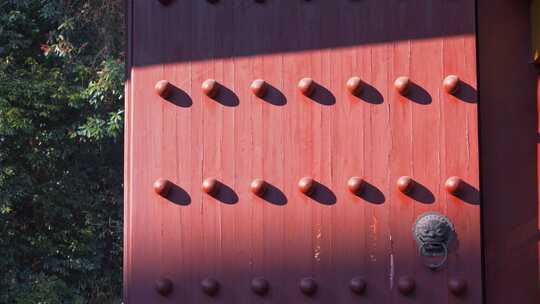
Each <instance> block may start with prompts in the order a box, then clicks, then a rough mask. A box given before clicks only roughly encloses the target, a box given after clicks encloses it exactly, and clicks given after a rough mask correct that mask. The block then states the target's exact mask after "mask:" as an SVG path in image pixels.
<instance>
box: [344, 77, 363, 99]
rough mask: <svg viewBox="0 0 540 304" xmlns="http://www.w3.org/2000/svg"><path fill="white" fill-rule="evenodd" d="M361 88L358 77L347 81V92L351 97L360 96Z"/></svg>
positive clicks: (360, 81) (360, 80)
mask: <svg viewBox="0 0 540 304" xmlns="http://www.w3.org/2000/svg"><path fill="white" fill-rule="evenodd" d="M362 88H363V86H362V79H360V77H357V76H354V77H351V78H350V79H349V80H348V81H347V91H349V93H351V95H355V96H358V95H360V93H361V92H362Z"/></svg>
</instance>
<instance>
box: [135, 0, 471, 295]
mask: <svg viewBox="0 0 540 304" xmlns="http://www.w3.org/2000/svg"><path fill="white" fill-rule="evenodd" d="M134 5H135V6H134V7H133V10H132V16H131V18H132V20H133V23H134V25H133V26H132V27H133V29H132V35H133V37H132V42H133V44H134V47H133V49H132V50H131V52H132V56H133V60H134V67H133V69H132V74H131V78H130V82H129V84H128V87H127V92H128V99H127V107H126V109H127V113H126V119H127V122H126V126H127V130H126V141H127V142H126V145H127V149H126V167H127V168H126V171H125V175H126V178H125V179H126V185H127V189H126V202H127V204H126V209H125V214H126V234H125V235H126V254H125V259H126V261H125V268H126V272H125V278H126V291H125V299H126V301H127V302H128V303H166V302H169V301H182V302H185V303H330V302H335V303H356V302H358V301H362V302H365V303H412V302H422V303H424V302H425V303H432V302H443V303H478V302H479V301H480V300H481V278H480V247H479V241H480V224H479V208H480V207H479V205H478V204H471V203H469V202H466V201H463V200H461V199H460V198H457V197H454V196H451V195H449V194H447V193H446V192H445V190H444V187H443V186H444V182H445V180H446V178H447V177H449V176H451V175H457V176H460V177H462V178H463V179H464V180H465V181H466V182H467V183H469V184H470V185H471V186H472V187H473V188H476V190H478V186H479V185H478V170H479V169H478V137H477V132H478V131H477V127H476V125H477V117H476V115H477V114H476V106H477V104H476V103H475V102H470V101H468V102H467V101H464V100H462V99H463V98H464V97H463V96H459V95H458V96H449V95H447V94H446V93H444V92H443V91H442V89H441V83H442V80H443V78H444V76H446V75H447V74H458V76H460V77H461V78H462V79H463V81H464V82H465V83H466V84H468V85H469V86H470V88H472V90H473V91H474V89H475V87H476V77H475V73H476V62H475V50H476V45H475V41H474V33H471V34H469V35H464V36H449V37H433V36H431V35H430V33H431V32H432V31H434V32H441V31H444V30H443V29H442V28H443V27H444V26H448V27H449V28H448V29H447V31H448V33H453V32H455V31H456V30H457V31H465V32H466V31H468V29H467V28H468V27H471V26H473V25H474V16H473V15H474V14H473V13H474V7H473V3H472V2H471V1H469V0H459V1H454V2H451V3H444V4H443V3H428V4H426V3H425V2H423V1H409V2H399V3H394V2H390V1H383V2H372V1H362V2H352V1H340V2H336V3H330V2H324V3H322V2H317V1H311V2H304V1H271V2H270V1H268V2H266V3H263V4H260V3H256V2H251V1H249V3H248V2H246V1H242V0H235V1H228V2H219V3H216V4H210V3H208V2H207V1H200V2H197V3H195V2H183V1H174V2H173V3H171V4H170V5H169V6H166V7H165V6H162V5H160V4H159V3H157V1H155V2H154V1H148V2H144V3H143V2H136V3H135V4H134ZM461 19H463V20H464V21H463V22H458V23H459V25H448V24H450V23H452V22H451V21H453V20H461ZM443 23H444V24H446V25H444V24H443ZM453 27H464V28H458V29H456V28H453ZM473 27H474V26H473ZM411 31H418V33H417V36H418V37H419V39H398V40H395V37H411V33H410V32H411ZM473 31H474V29H473ZM156 33H159V34H156ZM164 33H167V34H164ZM449 35H451V34H449ZM421 37H423V38H421ZM336 41H349V42H350V44H349V45H337V44H335V42H336ZM373 41H378V43H371V42H373ZM276 45H282V46H283V49H284V50H298V51H294V52H289V51H283V52H271V53H265V50H268V49H272V48H275V46H276ZM322 45H323V46H325V47H320V46H322ZM239 54H242V55H241V56H240V55H239ZM157 55H159V56H160V57H162V58H165V60H164V61H165V62H163V63H161V64H155V65H148V66H138V65H137V62H148V60H147V59H148V58H150V57H153V56H157ZM179 57H180V58H184V59H182V60H178V58H179ZM192 58H195V59H193V60H192ZM201 58H202V59H201ZM175 61H176V62H175ZM352 76H359V77H361V78H362V79H363V81H364V83H365V88H364V92H363V93H362V94H360V96H351V95H350V94H349V93H348V92H347V91H346V90H345V83H346V81H347V80H348V79H349V78H350V77H352ZM398 76H409V77H410V78H411V80H412V81H413V82H415V84H416V85H417V86H418V87H414V88H413V92H412V94H411V95H409V96H400V95H399V94H397V93H396V92H395V90H394V88H393V81H394V79H395V78H396V77H398ZM303 77H312V78H313V79H314V80H315V81H316V82H317V83H318V85H319V87H318V88H317V92H316V93H315V95H314V96H313V97H305V96H303V95H302V94H301V93H300V92H299V91H298V90H297V87H296V85H297V83H298V81H299V80H300V79H301V78H303ZM207 78H215V79H216V80H217V81H218V82H219V83H220V84H221V85H222V90H225V91H224V92H225V93H223V92H222V93H223V94H221V95H219V96H217V97H216V98H209V97H207V96H205V95H203V94H202V92H201V89H200V86H201V84H202V82H203V81H204V80H206V79H207ZM256 78H262V79H264V80H266V81H267V82H268V83H269V84H270V85H271V86H272V88H271V90H270V92H269V93H270V95H269V96H266V97H265V98H258V97H255V96H254V95H253V94H252V93H251V91H250V89H249V85H250V84H251V82H252V81H253V80H254V79H256ZM160 79H167V80H169V81H171V82H172V83H173V84H174V85H175V86H176V87H177V88H178V90H179V93H178V94H181V95H182V96H183V98H184V99H183V100H184V101H186V102H188V104H176V103H175V101H167V100H162V99H161V98H159V97H158V96H157V95H155V94H154V91H153V86H154V84H155V82H156V81H158V80H160ZM470 88H469V89H470ZM471 92H472V91H471ZM189 100H190V101H189ZM403 175H410V176H412V177H413V178H414V179H415V180H417V181H418V182H419V183H420V184H421V185H422V186H423V187H425V189H426V190H427V191H429V192H430V193H431V194H432V197H431V198H430V197H429V195H428V196H427V197H426V196H425V193H424V194H423V195H422V196H421V197H418V193H416V194H412V195H409V196H408V195H404V194H402V193H400V192H399V191H398V190H397V189H396V187H395V184H396V180H397V178H399V177H400V176H403ZM303 176H312V177H313V178H315V179H316V180H317V181H318V182H319V183H320V184H321V185H323V186H324V187H325V188H327V189H326V190H324V191H323V190H320V189H323V188H320V189H319V190H320V191H323V192H325V193H324V197H321V193H323V192H318V193H316V194H315V195H313V196H312V197H308V196H306V195H304V194H302V193H300V192H299V191H298V187H297V183H298V180H299V179H300V178H301V177H303ZM352 176H360V177H363V178H364V179H365V180H366V182H367V183H368V190H367V192H366V193H363V194H362V195H359V196H357V195H353V194H352V193H350V192H349V191H348V190H347V180H348V179H349V178H350V177H352ZM158 177H165V178H168V179H170V180H171V181H173V182H174V184H175V185H177V186H178V187H180V188H181V189H183V190H185V191H186V193H187V194H189V196H190V198H191V200H190V203H189V204H185V205H182V204H175V203H174V201H173V200H172V199H171V198H161V197H158V196H156V195H155V194H154V193H153V191H152V189H151V184H152V182H153V181H154V180H155V179H156V178H158ZM207 177H215V178H218V179H219V180H220V181H221V182H222V183H223V184H224V185H225V186H227V187H228V188H230V189H231V191H234V194H235V195H237V197H238V201H234V202H231V201H230V199H231V197H228V198H223V197H222V196H221V195H217V196H216V197H212V196H210V195H207V194H205V193H203V192H202V191H201V183H202V181H203V180H204V179H205V178H207ZM254 178H263V179H265V180H266V181H267V182H269V183H270V184H271V185H272V186H273V187H275V188H273V187H272V189H273V190H272V191H277V192H274V193H273V194H271V195H270V197H257V196H255V195H254V194H252V193H251V192H250V191H249V183H250V182H251V180H252V179H254ZM277 196H280V201H279V202H276V201H275V199H276V197H277ZM332 196H335V198H332ZM273 200H274V201H273ZM226 201H228V202H226ZM426 211H438V212H441V213H444V214H447V215H448V216H449V217H450V219H451V220H452V221H453V222H454V223H455V225H456V229H457V231H458V234H459V235H458V237H459V247H458V248H457V249H456V251H453V252H452V253H451V255H450V259H449V263H448V266H447V268H444V269H442V270H441V271H438V272H433V271H430V270H428V269H427V268H426V267H425V266H424V265H423V264H422V259H421V258H419V257H418V256H417V248H416V245H415V243H414V241H413V239H412V235H411V228H412V225H413V223H414V220H415V219H416V217H417V216H419V215H420V214H422V213H424V212H426ZM401 275H410V276H413V277H414V278H415V279H416V283H417V289H416V292H415V293H414V294H413V295H410V296H404V295H402V294H400V293H399V291H398V290H397V286H396V283H397V279H398V278H399V276H401ZM160 276H167V277H169V278H170V279H172V280H173V281H174V284H175V289H174V292H173V293H172V294H171V295H169V297H167V298H165V297H162V296H159V295H158V294H157V293H156V292H155V291H154V290H153V282H154V280H156V279H158V278H159V277H160ZM258 276H263V277H265V278H266V279H268V280H269V282H270V284H271V291H270V294H268V295H267V296H265V297H261V296H258V295H255V294H254V293H252V292H251V290H250V282H251V279H252V278H254V277H258ZM355 276H363V277H365V278H366V280H367V282H368V292H367V293H366V294H365V295H355V294H353V293H352V292H351V291H350V290H349V286H348V284H349V281H350V279H351V278H353V277H355ZM451 276H462V277H465V278H466V279H467V280H468V282H469V284H470V290H469V292H468V293H467V295H466V296H465V297H461V298H456V297H455V296H453V295H451V294H450V293H449V292H448V289H447V285H446V284H447V279H448V278H449V277H451ZM206 277H213V278H215V279H217V280H218V281H219V282H220V283H221V291H220V293H219V294H218V295H217V296H216V297H213V298H211V297H209V296H207V295H204V294H203V293H202V292H201V290H200V281H201V280H202V279H204V278H206ZM303 277H313V278H314V279H315V280H316V281H317V283H318V284H319V290H318V292H317V293H316V294H315V295H314V296H312V297H307V296H305V295H303V294H302V293H301V292H300V290H299V288H298V283H299V280H300V279H301V278H303Z"/></svg>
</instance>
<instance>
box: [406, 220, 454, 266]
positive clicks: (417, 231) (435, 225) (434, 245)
mask: <svg viewBox="0 0 540 304" xmlns="http://www.w3.org/2000/svg"><path fill="white" fill-rule="evenodd" d="M413 237H414V240H415V241H416V244H417V246H418V254H419V255H420V256H421V257H428V258H432V257H435V258H436V257H441V259H440V261H439V262H437V263H427V262H425V265H426V266H427V267H429V268H430V269H432V270H437V269H439V268H441V267H442V266H444V264H445V263H446V260H447V259H448V247H449V246H450V245H451V242H452V241H454V239H455V237H456V232H455V230H454V224H452V222H450V219H449V218H448V217H446V216H444V215H442V214H440V213H437V212H427V213H424V214H422V215H420V216H419V217H418V218H417V219H416V222H415V223H414V226H413Z"/></svg>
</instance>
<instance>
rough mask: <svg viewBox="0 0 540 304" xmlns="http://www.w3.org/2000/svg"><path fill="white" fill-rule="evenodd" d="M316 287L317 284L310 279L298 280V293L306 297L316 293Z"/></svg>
mask: <svg viewBox="0 0 540 304" xmlns="http://www.w3.org/2000/svg"><path fill="white" fill-rule="evenodd" d="M317 287H318V286H317V282H315V280H314V279H312V278H303V279H302V280H300V284H299V288H300V291H302V293H303V294H305V295H307V296H311V295H314V294H315V293H316V292H317Z"/></svg>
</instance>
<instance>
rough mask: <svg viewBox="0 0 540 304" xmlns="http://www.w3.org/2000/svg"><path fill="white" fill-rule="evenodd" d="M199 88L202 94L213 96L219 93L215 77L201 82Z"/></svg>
mask: <svg viewBox="0 0 540 304" xmlns="http://www.w3.org/2000/svg"><path fill="white" fill-rule="evenodd" d="M201 89H202V91H203V93H204V95H206V96H208V97H210V98H214V97H216V96H217V94H218V93H219V83H218V82H217V81H216V80H215V79H207V80H205V81H204V82H203V84H202V86H201Z"/></svg>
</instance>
